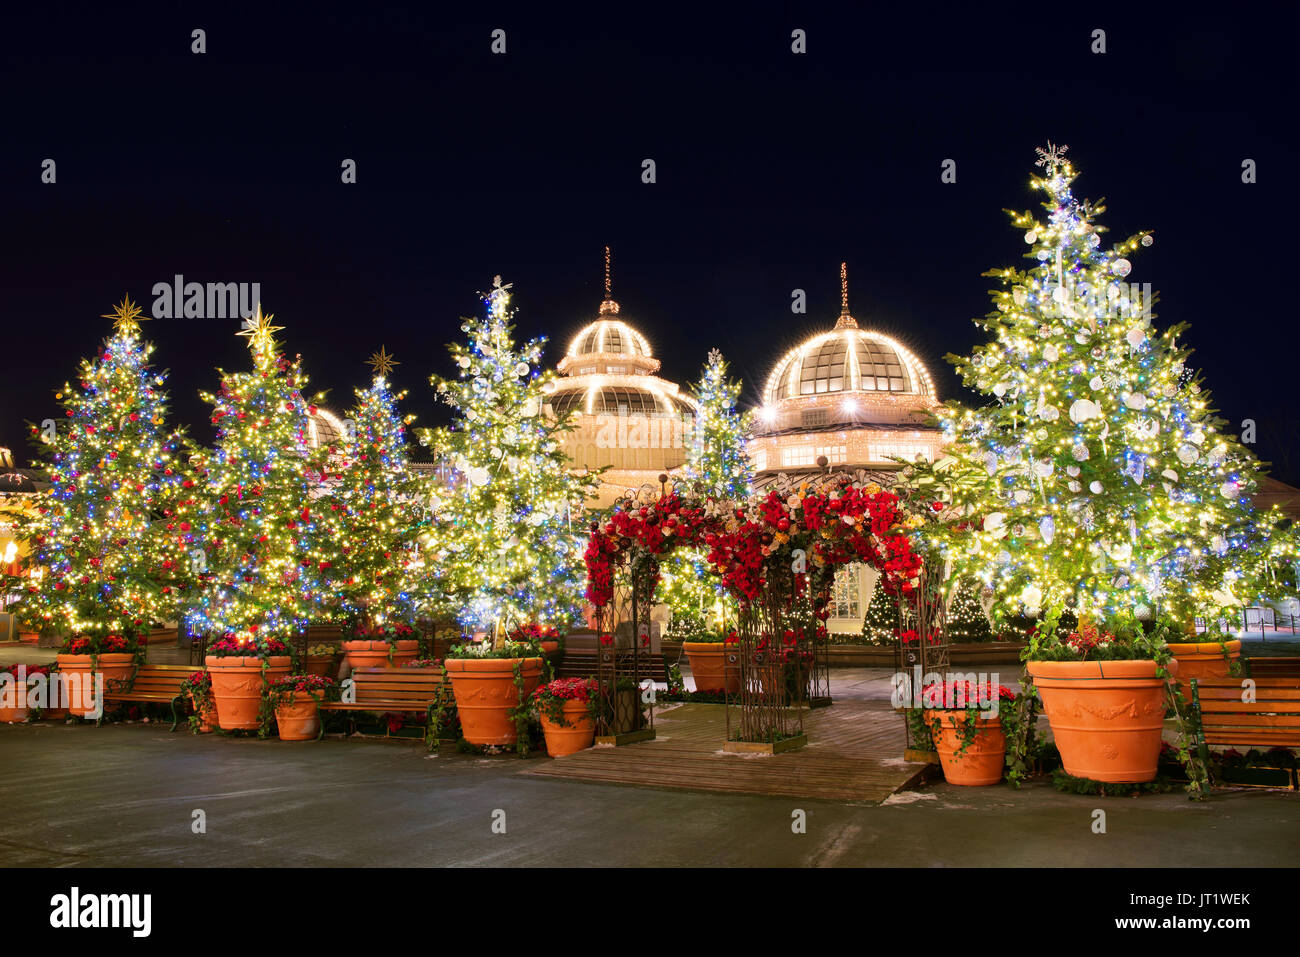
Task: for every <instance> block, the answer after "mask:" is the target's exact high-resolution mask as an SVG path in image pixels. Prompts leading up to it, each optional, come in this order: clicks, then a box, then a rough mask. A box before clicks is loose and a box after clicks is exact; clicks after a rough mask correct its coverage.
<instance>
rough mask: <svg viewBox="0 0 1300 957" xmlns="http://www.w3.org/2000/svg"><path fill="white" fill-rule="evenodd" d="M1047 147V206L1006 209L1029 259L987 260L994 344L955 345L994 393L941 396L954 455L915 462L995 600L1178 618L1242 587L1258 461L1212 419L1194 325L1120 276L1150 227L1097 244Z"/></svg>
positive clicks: (965, 366)
mask: <svg viewBox="0 0 1300 957" xmlns="http://www.w3.org/2000/svg"><path fill="white" fill-rule="evenodd" d="M1039 154H1040V158H1039V161H1038V166H1039V167H1040V168H1041V170H1042V172H1041V174H1040V175H1038V176H1035V177H1034V178H1033V180H1032V185H1033V187H1034V189H1036V190H1038V191H1039V192H1041V193H1042V194H1043V200H1044V202H1043V206H1044V208H1045V209H1046V210H1047V216H1046V218H1045V219H1038V218H1036V217H1034V216H1033V215H1032V214H1031V213H1028V212H1026V213H1013V214H1012V221H1013V223H1014V224H1015V227H1016V229H1017V230H1020V231H1021V232H1022V234H1023V236H1024V241H1025V243H1026V244H1027V245H1028V246H1029V248H1030V252H1029V253H1028V254H1027V257H1026V258H1028V259H1029V260H1031V261H1032V265H1031V266H1030V267H1029V268H1028V269H1015V268H1006V269H998V270H994V271H992V272H990V273H986V275H989V276H992V277H994V278H996V279H997V280H998V282H999V288H998V289H996V290H994V291H993V292H992V294H991V295H992V300H993V305H994V308H993V310H992V311H991V312H990V313H989V315H988V316H987V318H986V319H984V320H983V321H982V322H981V323H980V324H981V325H982V327H983V328H984V329H985V330H987V331H988V332H989V333H990V334H991V341H989V342H988V343H987V344H986V345H982V346H979V347H977V348H976V349H975V350H974V353H973V354H972V355H971V356H970V357H968V358H958V357H950V361H952V362H953V364H954V365H955V366H956V368H957V371H958V372H959V373H960V374H961V376H962V378H963V380H964V381H965V383H966V385H967V386H968V387H970V388H972V389H974V390H976V391H977V392H979V393H980V394H981V395H982V396H985V397H987V400H988V402H987V404H985V405H983V406H981V407H978V408H972V409H967V408H963V407H961V406H960V405H958V404H956V403H949V404H948V406H947V407H946V410H945V414H944V418H945V426H946V429H947V432H948V437H949V438H950V439H951V440H952V443H953V444H952V445H951V446H950V449H949V454H950V457H949V458H948V459H946V460H942V461H941V462H939V463H936V466H935V467H934V469H933V470H931V471H929V473H928V475H927V474H924V473H925V472H926V470H925V469H920V470H918V471H920V472H921V473H923V474H922V475H921V479H920V480H921V481H922V482H923V483H924V482H926V481H933V482H935V483H937V484H938V485H939V486H941V487H943V488H946V489H947V490H948V492H947V494H948V495H949V496H950V498H951V499H952V502H953V504H955V505H957V506H958V508H957V509H955V510H953V511H952V512H950V513H949V514H950V515H952V516H954V517H955V518H957V519H960V520H959V521H949V522H946V523H941V524H940V525H938V526H935V528H937V529H939V530H940V534H941V537H942V538H943V542H944V545H945V550H946V551H947V553H948V556H949V557H950V558H951V559H952V560H953V561H954V565H955V569H956V573H957V574H959V575H973V576H977V577H979V578H980V579H981V580H982V581H983V582H985V583H987V584H990V585H992V587H993V589H994V592H995V604H996V606H997V608H998V609H999V610H1007V611H1013V612H1014V611H1021V610H1023V611H1024V612H1025V613H1027V614H1030V615H1033V614H1036V613H1038V612H1039V611H1041V612H1042V614H1043V615H1045V616H1047V617H1049V618H1050V617H1053V616H1055V615H1056V614H1057V613H1059V612H1060V611H1061V610H1062V609H1064V608H1067V607H1068V608H1073V609H1074V610H1076V611H1077V612H1078V613H1079V614H1080V615H1082V616H1089V617H1091V616H1106V615H1127V614H1134V615H1137V616H1138V617H1146V616H1149V615H1152V614H1171V615H1175V616H1177V617H1180V618H1185V617H1186V616H1188V615H1190V614H1191V613H1192V612H1193V611H1194V610H1196V609H1204V608H1207V607H1214V606H1218V605H1221V604H1223V603H1225V602H1232V601H1235V600H1238V599H1239V598H1240V596H1235V597H1234V595H1233V589H1234V582H1235V581H1236V579H1237V573H1236V572H1235V571H1234V570H1233V565H1234V561H1235V559H1239V558H1240V556H1241V553H1242V549H1243V548H1244V547H1245V545H1246V540H1247V537H1248V532H1249V528H1250V526H1251V521H1250V494H1251V493H1252V492H1253V491H1254V488H1255V484H1256V476H1257V463H1256V462H1255V460H1254V458H1253V456H1252V455H1251V454H1250V453H1249V452H1248V451H1247V450H1246V449H1245V448H1244V447H1243V446H1242V445H1241V444H1240V443H1239V442H1238V441H1237V440H1236V439H1235V437H1233V436H1232V435H1230V434H1227V433H1225V432H1223V431H1222V426H1223V422H1222V421H1221V420H1219V419H1216V418H1215V417H1214V415H1213V412H1212V409H1211V407H1210V396H1209V393H1208V392H1207V391H1206V390H1205V388H1204V386H1203V385H1202V383H1201V380H1200V377H1199V376H1198V375H1197V374H1195V373H1194V371H1193V370H1192V368H1191V367H1190V366H1189V364H1188V357H1189V354H1190V350H1189V349H1188V348H1187V347H1186V346H1185V345H1183V343H1182V341H1181V340H1182V336H1183V332H1184V329H1185V328H1186V327H1185V326H1184V325H1182V324H1178V325H1173V326H1170V327H1168V328H1165V329H1163V330H1161V329H1159V328H1157V327H1156V326H1155V325H1154V324H1153V322H1152V320H1153V318H1154V315H1153V313H1152V312H1151V305H1152V304H1153V302H1154V297H1153V296H1152V295H1151V293H1150V292H1149V291H1148V288H1149V287H1143V288H1142V289H1141V290H1139V287H1137V286H1136V285H1133V284H1130V283H1129V282H1128V281H1127V280H1128V276H1129V273H1130V271H1131V270H1132V264H1131V263H1130V261H1129V258H1128V257H1129V256H1131V255H1133V254H1134V253H1135V252H1136V251H1137V250H1138V249H1139V248H1140V247H1144V246H1149V245H1151V242H1152V237H1151V235H1150V233H1138V234H1136V235H1134V236H1131V237H1130V238H1128V239H1125V240H1123V241H1122V242H1119V243H1115V244H1113V245H1109V246H1107V245H1106V244H1104V243H1103V241H1102V233H1103V232H1104V230H1103V228H1102V227H1101V226H1100V225H1099V224H1098V223H1097V221H1096V220H1097V216H1098V214H1100V213H1101V212H1102V210H1103V207H1102V206H1101V205H1099V204H1096V203H1092V202H1080V201H1078V200H1077V199H1075V197H1074V195H1073V193H1072V191H1071V183H1072V182H1073V181H1074V179H1075V171H1074V170H1073V168H1072V167H1071V165H1070V163H1069V162H1068V161H1067V160H1066V159H1065V148H1064V147H1062V148H1059V149H1058V148H1055V147H1052V146H1051V145H1050V144H1049V148H1048V149H1047V150H1039ZM972 522H973V524H974V527H973V529H971V530H969V531H967V530H965V526H966V524H967V523H972Z"/></svg>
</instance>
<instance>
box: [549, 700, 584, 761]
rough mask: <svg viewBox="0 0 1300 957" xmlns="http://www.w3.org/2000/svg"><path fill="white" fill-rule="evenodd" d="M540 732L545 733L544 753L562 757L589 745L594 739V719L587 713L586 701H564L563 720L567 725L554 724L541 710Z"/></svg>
mask: <svg viewBox="0 0 1300 957" xmlns="http://www.w3.org/2000/svg"><path fill="white" fill-rule="evenodd" d="M541 719H542V733H543V734H545V735H546V753H547V754H549V755H550V756H551V757H553V758H562V757H564V755H566V754H574V753H576V752H578V751H582V750H584V749H585V748H589V747H591V743H592V741H594V740H595V739H596V721H595V719H594V718H592V717H591V715H590V714H588V713H587V702H585V701H566V702H564V720H565V721H567V722H568V725H567V726H565V725H562V724H556V723H555V722H554V721H552V720H551V719H550V718H549V717H548V716H547V714H546V711H545V710H543V711H542V712H541Z"/></svg>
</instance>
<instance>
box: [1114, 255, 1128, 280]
mask: <svg viewBox="0 0 1300 957" xmlns="http://www.w3.org/2000/svg"><path fill="white" fill-rule="evenodd" d="M1110 271H1111V272H1113V273H1114V274H1115V275H1116V276H1119V277H1120V278H1121V279H1123V278H1124V277H1125V276H1127V275H1128V274H1129V273H1130V272H1132V271H1133V264H1132V263H1131V262H1129V261H1128V260H1127V259H1116V260H1115V261H1114V262H1113V263H1111V264H1110Z"/></svg>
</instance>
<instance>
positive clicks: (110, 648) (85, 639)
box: [63, 635, 135, 655]
mask: <svg viewBox="0 0 1300 957" xmlns="http://www.w3.org/2000/svg"><path fill="white" fill-rule="evenodd" d="M134 650H135V644H134V642H132V641H130V640H129V639H127V638H125V637H124V636H122V635H105V636H104V637H103V638H93V637H91V636H90V635H78V636H76V637H74V638H71V639H69V640H68V643H67V644H66V645H64V646H63V653H64V654H65V655H123V654H129V653H130V652H132V651H134Z"/></svg>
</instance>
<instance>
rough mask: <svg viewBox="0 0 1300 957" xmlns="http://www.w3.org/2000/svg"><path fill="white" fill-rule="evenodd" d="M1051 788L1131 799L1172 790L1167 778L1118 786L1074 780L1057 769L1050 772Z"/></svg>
mask: <svg viewBox="0 0 1300 957" xmlns="http://www.w3.org/2000/svg"><path fill="white" fill-rule="evenodd" d="M1052 787H1054V788H1056V790H1058V791H1060V792H1062V793H1064V794H1097V795H1100V796H1101V797H1133V796H1136V795H1139V794H1164V793H1165V792H1167V791H1172V790H1173V787H1174V786H1173V784H1172V783H1171V782H1170V780H1169V779H1168V778H1167V777H1164V776H1157V777H1156V779H1155V780H1154V781H1145V782H1143V783H1140V784H1119V783H1115V782H1112V781H1094V780H1092V779H1091V778H1076V777H1075V776H1074V775H1072V774H1067V773H1066V772H1065V770H1064V769H1062V768H1057V769H1056V770H1055V771H1053V772H1052Z"/></svg>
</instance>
